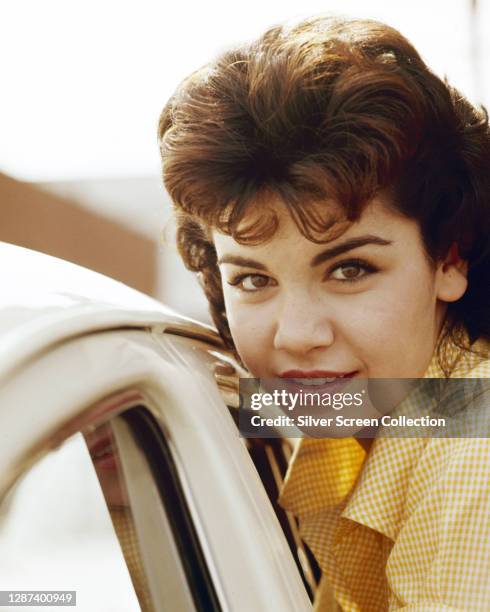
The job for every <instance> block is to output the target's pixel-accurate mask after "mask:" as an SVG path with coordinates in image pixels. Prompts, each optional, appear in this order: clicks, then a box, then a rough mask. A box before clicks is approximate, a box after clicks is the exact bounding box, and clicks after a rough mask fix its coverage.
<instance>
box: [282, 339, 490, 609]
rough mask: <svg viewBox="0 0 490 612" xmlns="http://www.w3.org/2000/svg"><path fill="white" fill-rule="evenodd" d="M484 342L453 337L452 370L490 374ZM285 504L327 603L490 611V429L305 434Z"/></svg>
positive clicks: (321, 603)
mask: <svg viewBox="0 0 490 612" xmlns="http://www.w3.org/2000/svg"><path fill="white" fill-rule="evenodd" d="M473 346H474V347H475V348H476V349H477V350H478V351H479V352H480V353H482V352H483V353H486V355H487V356H486V357H483V356H482V355H481V354H480V355H477V354H472V353H467V352H465V351H462V350H460V349H457V348H456V347H455V346H454V345H450V346H449V348H448V350H449V352H450V354H449V355H448V356H449V360H450V361H452V363H453V367H452V370H451V377H452V378H489V377H490V360H489V359H488V351H489V345H488V343H485V342H483V341H478V342H477V343H475V345H473ZM425 376H426V377H427V378H441V377H443V376H444V373H443V372H442V370H441V369H440V367H439V365H438V363H437V359H436V358H434V359H433V360H432V362H431V364H430V366H429V369H428V371H427V373H426V375H425ZM488 409H489V410H490V405H489V407H488ZM279 502H280V504H281V505H282V506H283V507H284V508H285V509H286V510H289V511H291V512H293V513H294V514H295V515H297V517H298V518H299V522H300V532H301V535H302V537H303V539H304V540H305V542H306V543H307V544H308V545H309V547H310V549H311V550H312V552H313V554H314V555H315V558H316V559H317V562H318V564H319V566H320V568H321V569H322V580H321V583H320V586H319V589H318V592H317V595H316V598H315V607H314V609H315V610H317V611H321V612H327V611H333V610H339V609H340V610H344V611H346V612H383V611H384V610H407V611H417V612H436V611H437V612H442V611H448V612H449V611H450V610H467V611H477V610H485V611H487V612H488V611H490V440H489V439H488V438H445V439H442V438H405V439H396V438H395V439H394V438H377V439H376V440H375V441H374V442H373V445H372V447H371V449H370V451H369V452H368V453H367V454H366V452H365V451H364V450H363V448H362V447H361V446H360V445H359V443H358V442H356V440H355V439H354V438H344V439H323V440H319V439H308V438H304V439H302V440H301V441H300V443H299V445H298V446H297V448H296V450H295V453H294V455H293V458H292V460H291V463H290V466H289V469H288V473H287V475H286V479H285V483H284V486H283V489H282V491H281V495H280V499H279Z"/></svg>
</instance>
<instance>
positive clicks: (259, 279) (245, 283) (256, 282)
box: [228, 274, 272, 292]
mask: <svg viewBox="0 0 490 612" xmlns="http://www.w3.org/2000/svg"><path fill="white" fill-rule="evenodd" d="M228 284H229V285H232V286H233V287H238V288H239V289H240V290H241V291H249V292H253V291H260V289H265V288H266V287H268V286H269V285H270V284H272V279H271V278H269V277H268V276H264V275H263V274H241V275H240V276H237V277H236V278H234V279H232V280H231V281H229V282H228Z"/></svg>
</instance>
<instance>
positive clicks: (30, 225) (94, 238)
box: [0, 0, 490, 321]
mask: <svg viewBox="0 0 490 612" xmlns="http://www.w3.org/2000/svg"><path fill="white" fill-rule="evenodd" d="M324 12H335V13H340V14H344V15H350V16H359V17H370V18H375V19H379V20H382V21H385V22H386V23H388V24H390V25H392V26H394V27H396V28H397V29H399V30H400V31H401V32H402V33H403V34H405V35H406V36H407V37H408V38H409V39H410V40H411V42H412V43H414V45H415V46H416V48H417V49H418V50H419V52H420V53H421V54H422V56H423V57H424V59H425V60H426V61H427V63H428V64H429V65H430V66H431V67H432V69H433V70H434V71H435V72H436V73H437V74H439V75H440V76H447V78H448V80H449V81H450V82H451V84H453V85H455V86H456V87H458V88H459V89H460V90H461V91H462V92H463V93H464V94H465V95H466V96H467V97H468V98H470V100H472V101H473V102H475V103H478V104H484V105H488V104H489V97H490V79H489V77H488V67H487V62H486V58H487V57H489V53H490V37H488V36H486V33H487V31H488V29H489V27H490V7H489V2H486V1H485V0H451V2H447V1H446V0H426V1H425V2H393V1H392V0H368V1H366V0H301V2H298V0H268V1H267V2H258V1H257V0H253V1H249V2H247V3H241V2H235V3H233V2H225V1H224V0H220V1H213V0H211V1H208V2H191V3H189V2H187V3H186V2H164V1H163V0H160V1H156V0H140V1H139V2H125V1H124V0H118V1H117V2H116V1H114V0H97V1H94V0H84V1H83V2H81V1H76V0H44V1H43V2H39V0H4V1H3V2H2V10H1V19H0V32H1V35H0V53H1V56H2V57H3V66H2V95H1V105H2V112H1V113H0V240H4V241H7V242H12V243H15V244H19V245H22V246H27V247H29V248H33V249H37V250H40V251H44V252H46V253H49V254H51V255H55V256H58V257H62V258H64V259H68V260H70V261H73V262H76V263H79V264H81V265H84V266H87V267H89V268H92V269H94V270H97V271H99V272H102V273H104V274H107V275H109V276H112V277H114V278H116V279H118V280H122V281H123V282H125V283H127V284H128V285H130V286H132V287H135V288H137V289H140V290H141V291H144V292H145V293H148V294H151V295H153V296H156V297H157V298H159V299H160V300H162V301H164V302H166V303H167V304H168V305H170V306H171V307H173V308H176V309H177V310H179V311H181V312H183V313H185V314H187V315H189V316H192V317H194V318H197V319H200V320H203V321H209V317H208V314H207V306H206V304H205V301H204V298H203V297H202V295H201V292H200V288H199V287H198V285H197V283H196V281H195V280H194V278H193V277H192V275H191V274H190V273H189V272H187V271H186V270H185V269H184V268H183V266H182V265H181V264H180V262H179V259H178V256H177V254H176V252H175V249H174V247H173V245H172V238H171V237H172V231H171V224H170V222H169V219H170V216H171V215H170V202H169V198H168V196H167V195H166V194H165V192H164V190H163V187H162V185H161V180H160V168H159V161H160V160H159V153H158V146H157V140H156V127H157V122H158V117H159V113H160V110H161V108H162V107H163V105H164V104H165V102H166V100H167V99H168V98H169V96H170V95H171V94H172V93H173V91H174V89H175V87H176V86H177V84H178V83H179V82H180V81H181V80H182V79H183V78H184V77H185V76H186V75H187V74H189V73H190V72H191V71H193V70H195V69H196V68H198V67H199V66H200V65H202V64H203V63H205V62H206V61H208V60H209V59H211V58H212V57H213V56H215V55H216V54H218V53H219V52H221V51H223V50H224V49H226V48H228V47H230V46H232V45H234V44H236V43H239V42H241V41H246V40H249V39H251V38H253V37H256V36H258V35H260V34H261V33H262V32H263V31H264V30H265V29H266V28H267V27H269V26H271V25H273V24H276V23H279V22H282V21H284V20H287V19H294V18H300V17H306V16H310V15H313V14H317V13H324ZM165 228H167V230H166V231H165V232H164V230H165ZM164 236H165V237H166V238H164Z"/></svg>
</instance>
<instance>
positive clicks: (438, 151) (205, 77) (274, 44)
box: [159, 17, 490, 349]
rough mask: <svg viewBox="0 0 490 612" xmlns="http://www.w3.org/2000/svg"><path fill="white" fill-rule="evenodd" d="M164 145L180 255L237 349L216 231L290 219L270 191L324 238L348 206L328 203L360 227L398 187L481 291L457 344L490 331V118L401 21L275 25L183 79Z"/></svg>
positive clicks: (437, 244) (469, 294)
mask: <svg viewBox="0 0 490 612" xmlns="http://www.w3.org/2000/svg"><path fill="white" fill-rule="evenodd" d="M159 141H160V147H161V155H162V160H163V180H164V184H165V187H166V189H167V191H168V193H169V194H170V197H171V199H172V201H173V204H174V207H175V209H176V212H177V226H178V227H177V242H178V247H179V251H180V253H181V256H182V258H183V260H184V262H185V264H186V266H187V267H188V268H189V269H190V270H193V271H195V272H197V273H199V277H200V280H201V283H202V285H203V287H204V290H205V292H206V295H207V298H208V300H209V304H210V310H211V315H212V317H213V320H214V322H215V324H216V326H217V328H218V330H219V332H220V334H221V336H222V338H223V340H224V341H225V343H226V344H227V346H229V347H230V348H231V349H234V345H233V340H232V338H231V335H230V330H229V327H228V322H227V318H226V312H225V307H224V300H223V292H222V286H221V278H220V274H219V270H218V266H217V261H216V252H215V249H214V246H213V244H212V241H211V240H210V234H209V229H210V228H217V229H219V230H220V231H222V232H225V233H227V234H229V235H231V236H233V237H234V238H235V239H236V240H237V241H239V242H243V243H249V244H251V243H255V244H256V243H259V242H261V241H265V240H267V239H268V238H270V236H271V235H272V234H273V233H274V231H275V229H276V227H277V219H276V218H275V217H274V216H273V214H272V213H271V212H270V211H269V209H268V208H267V207H262V204H261V202H263V198H261V196H263V195H264V194H273V195H275V196H278V197H279V198H280V199H281V201H282V202H283V204H284V206H286V208H287V210H288V212H289V214H290V215H291V217H292V218H293V220H294V222H295V223H296V224H297V226H298V229H299V230H300V231H301V232H302V234H303V235H304V236H306V237H307V238H309V239H310V240H313V241H315V242H322V241H326V239H325V237H326V236H327V235H328V232H327V230H328V228H329V227H331V226H332V224H333V223H334V222H335V221H339V217H338V215H337V216H335V215H334V214H333V213H332V209H333V207H332V206H331V204H326V205H324V206H323V209H322V207H321V206H318V204H319V203H320V204H321V203H322V202H326V201H327V200H328V201H330V202H332V200H333V201H335V202H336V203H337V204H338V205H340V210H341V211H342V219H343V220H345V221H349V222H352V221H355V220H357V219H358V218H359V216H360V215H361V213H362V211H363V208H364V206H365V205H366V204H367V203H368V202H369V201H370V200H371V199H372V198H373V197H374V196H375V195H376V194H378V193H379V192H381V191H383V192H384V193H388V194H389V198H390V201H391V203H392V205H393V206H394V208H396V209H397V210H399V211H400V212H401V214H403V215H405V216H406V217H408V218H411V219H416V220H417V221H418V223H419V227H420V230H421V234H422V238H423V241H424V245H425V250H426V252H427V255H428V257H429V258H430V259H431V261H433V262H436V261H438V260H440V259H441V258H443V257H444V256H445V255H446V254H447V253H448V251H449V249H450V247H451V245H452V244H454V243H456V244H457V245H458V249H459V253H460V254H461V256H462V257H463V258H464V259H465V260H467V261H468V264H469V272H468V279H469V284H468V289H467V291H466V293H465V295H464V296H463V297H462V298H461V299H460V300H458V301H457V302H454V303H452V304H450V305H449V311H448V312H449V314H450V317H449V319H450V321H452V324H451V326H450V333H451V334H452V335H453V336H454V339H456V337H457V332H458V330H459V331H460V332H461V330H462V329H463V330H466V332H467V333H468V334H469V337H470V341H471V342H473V341H474V340H475V339H476V338H478V337H486V338H490V132H489V127H488V116H487V113H486V111H485V109H476V108H474V107H473V106H472V105H471V104H470V103H469V102H468V101H467V100H466V99H465V98H464V97H463V96H462V95H461V94H460V93H459V92H458V91H456V90H455V89H454V88H452V87H450V86H449V85H448V84H447V83H446V82H444V81H442V80H441V79H439V78H438V77H437V76H436V75H435V74H433V73H432V72H431V71H430V69H429V68H428V67H427V66H426V64H425V63H424V62H423V60H422V59H421V57H420V55H419V54H418V53H417V51H416V50H415V49H414V47H413V46H412V45H411V44H410V43H409V42H408V41H407V40H406V38H404V37H403V36H402V35H401V34H400V33H399V32H397V31H396V30H394V29H393V28H391V27H388V26H386V25H384V24H382V23H378V22H375V21H370V20H349V19H339V18H334V17H317V18H312V19H309V20H306V21H302V22H301V23H299V24H297V25H295V26H293V27H289V28H286V27H285V26H277V27H273V28H271V29H269V30H268V31H267V32H266V33H265V34H264V35H263V36H262V37H261V38H259V39H258V40H257V41H255V42H252V43H250V44H244V45H241V46H239V47H237V48H235V49H232V50H230V51H228V52H226V53H223V54H222V55H221V56H219V57H218V58H217V59H215V60H214V61H212V62H211V63H209V64H207V65H206V66H204V67H203V68H201V69H200V70H198V71H197V72H195V73H193V74H192V75H190V76H189V77H188V78H187V79H185V80H184V81H183V83H181V85H180V86H179V87H178V89H177V91H176V92H175V94H174V95H173V96H172V98H171V99H170V100H169V102H168V103H167V105H166V106H165V108H164V110H163V112H162V115H161V118H160V124H159ZM261 207H262V208H261ZM337 208H338V207H337ZM257 210H259V212H260V213H261V214H259V215H257V214H256V213H257ZM251 212H254V213H255V214H252V215H251V214H250V213H251ZM262 213H263V214H262ZM247 215H248V216H247ZM250 220H251V221H250Z"/></svg>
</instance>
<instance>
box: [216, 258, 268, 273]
mask: <svg viewBox="0 0 490 612" xmlns="http://www.w3.org/2000/svg"><path fill="white" fill-rule="evenodd" d="M218 264H233V265H234V266H242V268H255V269H256V270H263V271H264V272H267V271H268V270H267V266H266V265H264V264H262V263H260V261H255V259H248V258H247V257H240V256H239V255H223V257H220V258H219V259H218Z"/></svg>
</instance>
